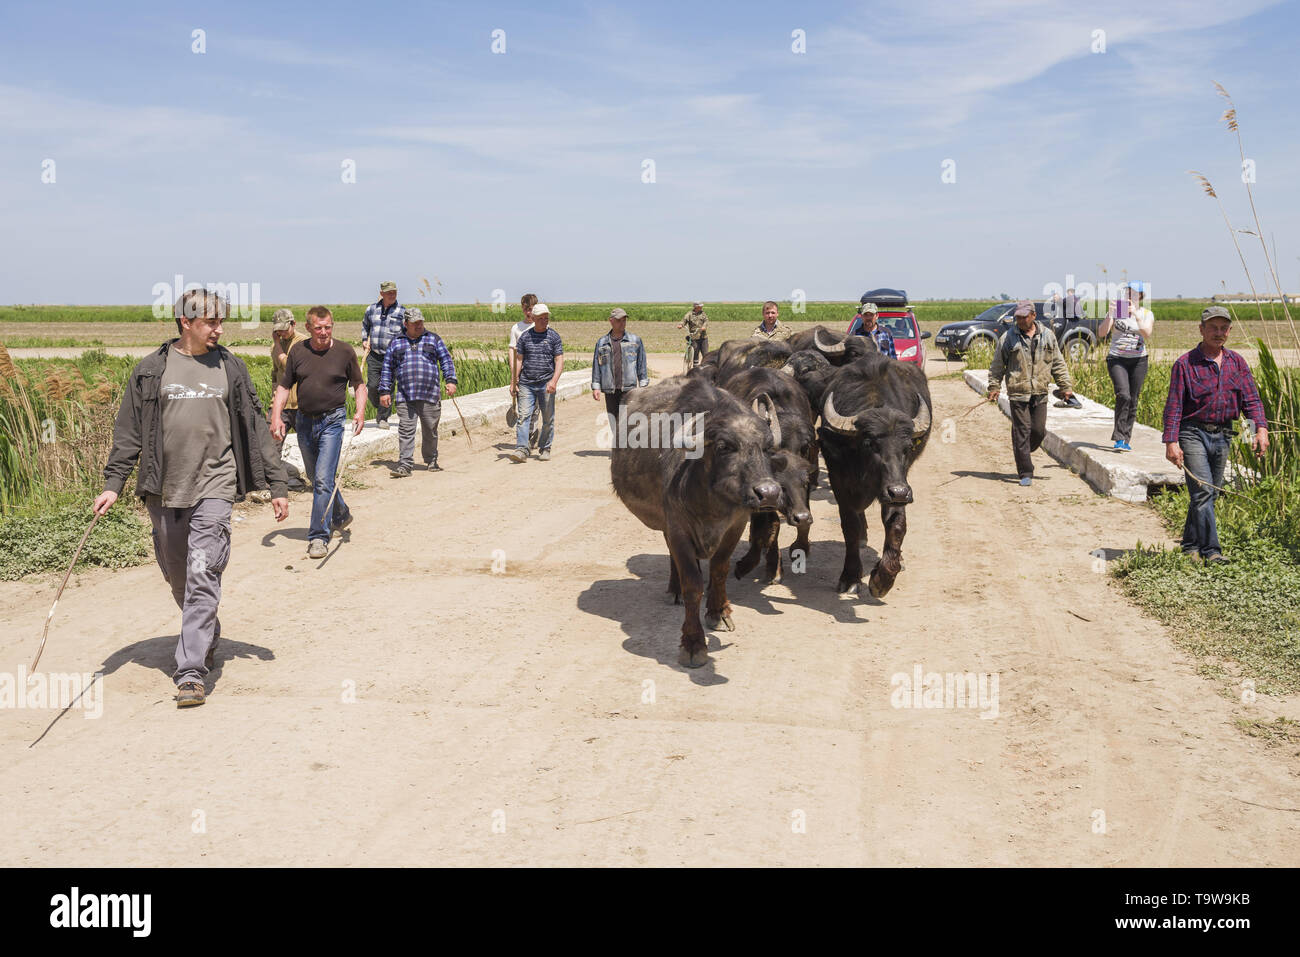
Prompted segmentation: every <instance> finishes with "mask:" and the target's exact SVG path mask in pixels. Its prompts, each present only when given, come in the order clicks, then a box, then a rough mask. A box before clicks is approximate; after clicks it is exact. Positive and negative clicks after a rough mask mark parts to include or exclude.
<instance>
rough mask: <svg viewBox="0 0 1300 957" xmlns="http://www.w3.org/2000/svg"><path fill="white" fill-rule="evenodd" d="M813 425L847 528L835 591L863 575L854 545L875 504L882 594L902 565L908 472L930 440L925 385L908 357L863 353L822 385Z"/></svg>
mask: <svg viewBox="0 0 1300 957" xmlns="http://www.w3.org/2000/svg"><path fill="white" fill-rule="evenodd" d="M821 412H822V426H821V429H819V430H818V437H819V439H820V445H821V452H822V456H823V457H824V458H825V460H826V471H827V472H828V473H829V475H830V480H831V488H832V490H833V491H834V492H835V501H836V503H837V504H838V505H839V509H840V527H841V528H842V529H843V531H844V570H843V571H842V572H841V573H840V578H839V582H838V584H837V586H836V590H837V591H841V592H845V591H848V590H849V589H850V588H853V587H854V586H856V585H857V584H858V583H859V582H860V581H861V580H862V558H861V556H860V555H859V554H858V546H859V544H863V543H865V542H866V538H867V521H866V508H867V506H868V505H870V504H871V503H872V502H875V501H879V502H880V519H881V522H882V523H883V524H884V527H885V545H884V549H883V550H882V551H881V555H880V561H879V562H878V563H877V564H876V567H875V568H874V569H872V572H871V579H870V582H869V586H868V587H869V591H870V593H871V595H872V596H873V597H875V598H881V597H883V596H884V595H885V594H886V593H887V592H888V591H889V589H890V588H892V587H893V585H894V579H895V578H896V577H897V576H898V572H899V570H900V569H901V567H902V557H903V555H902V550H903V537H904V536H905V535H906V534H907V512H906V506H907V505H909V504H911V502H912V488H911V486H910V485H908V483H907V473H908V469H909V468H911V465H912V463H913V462H915V461H916V458H917V456H919V455H920V454H921V452H922V451H923V450H924V449H925V444H926V442H927V441H928V440H929V437H930V422H931V414H932V407H931V402H930V388H929V385H928V384H927V382H926V379H925V373H923V372H922V371H921V370H920V369H918V368H917V367H916V366H914V365H912V364H911V363H908V362H898V361H896V360H894V359H889V358H886V357H885V356H881V355H876V356H868V357H866V358H865V359H859V360H858V361H856V362H852V363H850V364H848V365H846V366H844V367H842V368H840V369H837V370H836V371H835V372H834V373H833V374H832V375H831V376H830V377H829V379H828V380H827V382H826V393H825V399H824V400H823V403H822V410H821Z"/></svg>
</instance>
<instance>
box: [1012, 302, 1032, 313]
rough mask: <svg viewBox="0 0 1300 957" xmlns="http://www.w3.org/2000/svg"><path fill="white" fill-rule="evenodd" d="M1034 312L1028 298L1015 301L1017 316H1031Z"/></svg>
mask: <svg viewBox="0 0 1300 957" xmlns="http://www.w3.org/2000/svg"><path fill="white" fill-rule="evenodd" d="M1033 314H1034V304H1033V303H1032V302H1030V301H1029V300H1028V299H1021V300H1020V301H1019V302H1018V303H1016V315H1017V316H1032V315H1033Z"/></svg>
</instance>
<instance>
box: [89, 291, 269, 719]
mask: <svg viewBox="0 0 1300 957" xmlns="http://www.w3.org/2000/svg"><path fill="white" fill-rule="evenodd" d="M225 315H226V305H225V302H224V301H223V300H222V299H221V297H219V296H216V295H214V294H211V293H208V292H207V291H205V290H202V289H196V290H191V291H187V292H186V293H184V294H183V295H182V296H181V298H180V300H179V301H178V302H177V304H176V327H177V329H178V331H179V332H180V336H179V337H178V338H176V339H173V340H172V341H170V342H168V343H166V344H164V345H163V346H162V348H160V349H159V350H158V351H157V352H155V353H153V354H151V355H150V356H147V357H146V358H145V359H143V360H141V362H140V363H139V364H138V365H137V366H136V367H135V369H134V370H132V373H131V378H130V380H129V382H128V387H127V393H126V395H125V396H124V397H123V399H122V408H121V409H120V410H119V411H118V415H117V420H116V422H115V423H114V427H113V450H112V452H110V453H109V460H108V465H107V466H106V467H105V469H104V479H105V482H104V491H103V492H102V493H101V494H100V495H99V497H98V498H96V499H95V513H96V514H98V515H103V514H105V513H106V512H107V511H108V510H109V509H110V508H112V506H113V503H114V502H116V501H117V497H118V495H119V494H120V493H121V491H122V488H123V486H124V484H125V482H126V478H127V476H128V475H129V474H130V472H131V470H132V469H133V468H135V467H136V465H137V463H138V464H139V469H140V481H139V485H138V493H139V495H140V496H141V498H143V499H144V503H145V507H146V508H148V510H149V519H150V521H151V522H152V524H153V544H154V555H155V557H156V558H157V560H158V567H159V568H160V569H162V573H163V578H165V579H166V581H167V583H168V584H169V585H170V586H171V589H172V597H173V598H174V599H175V601H176V604H177V605H178V606H179V607H180V609H181V635H180V640H179V641H178V642H177V643H176V672H175V674H174V675H173V676H172V677H173V680H174V681H175V682H176V686H177V694H176V704H177V706H178V707H181V708H188V707H192V706H194V705H201V704H203V703H204V701H205V700H206V698H207V689H206V688H205V687H204V679H205V678H206V677H207V674H208V672H209V671H211V670H212V668H213V667H214V665H215V663H216V650H217V642H218V641H220V640H221V621H220V620H219V619H218V618H217V606H218V604H219V603H220V601H221V573H222V572H223V571H224V570H225V567H226V562H227V561H228V560H229V558H230V513H231V509H232V507H233V506H234V501H235V498H236V497H237V496H239V495H240V494H244V493H247V492H249V491H253V490H255V489H258V488H262V487H264V486H266V485H270V487H271V496H272V498H271V506H272V508H273V509H274V511H275V517H276V520H277V521H283V520H284V519H285V517H286V516H287V515H288V514H289V500H288V497H287V494H286V489H285V476H284V467H283V466H282V465H281V464H280V456H279V454H278V452H277V450H276V448H275V442H274V441H273V439H272V438H271V433H270V431H269V430H268V428H267V425H266V418H265V416H264V414H263V412H262V407H261V405H260V403H259V401H258V397H257V391H256V390H255V389H254V387H253V382H252V379H251V378H250V377H249V375H248V368H247V367H246V366H245V365H244V363H243V362H242V361H241V360H240V359H239V358H238V357H236V356H233V355H231V354H230V353H229V352H228V351H227V350H225V349H223V348H221V346H220V345H218V340H219V339H220V338H221V323H222V320H223V319H224V318H225Z"/></svg>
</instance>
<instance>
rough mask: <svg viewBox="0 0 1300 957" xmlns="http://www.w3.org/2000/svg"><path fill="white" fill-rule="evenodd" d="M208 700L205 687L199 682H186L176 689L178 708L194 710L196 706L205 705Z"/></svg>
mask: <svg viewBox="0 0 1300 957" xmlns="http://www.w3.org/2000/svg"><path fill="white" fill-rule="evenodd" d="M206 700H207V694H206V692H205V691H204V690H203V685H201V684H199V683H198V682H197V681H186V682H184V683H183V684H182V685H181V686H180V687H179V688H177V689H176V707H178V708H193V707H194V706H195V705H200V704H203V702H204V701H206Z"/></svg>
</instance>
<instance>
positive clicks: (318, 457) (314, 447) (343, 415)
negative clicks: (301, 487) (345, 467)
mask: <svg viewBox="0 0 1300 957" xmlns="http://www.w3.org/2000/svg"><path fill="white" fill-rule="evenodd" d="M346 420H347V410H346V409H344V408H338V409H335V410H334V411H333V412H326V413H325V414H324V415H307V414H306V413H305V412H299V413H298V418H297V421H296V422H295V423H294V428H295V429H296V430H297V432H298V449H299V451H301V452H302V466H303V471H305V472H306V473H307V481H308V482H310V483H311V487H312V497H311V528H310V529H309V530H308V532H307V540H308V541H309V542H314V541H316V540H317V539H319V540H320V541H323V542H328V541H329V540H330V532H331V530H332V529H333V527H334V525H336V524H338V523H339V522H341V521H343V520H344V519H345V518H347V517H348V515H349V514H350V513H349V511H348V507H347V505H345V504H344V502H343V493H342V492H340V493H339V494H338V495H335V496H334V508H333V510H332V511H331V513H330V514H329V515H326V514H325V506H326V505H327V504H328V503H329V500H330V495H331V494H332V493H333V491H334V473H335V472H336V471H337V470H338V467H339V453H340V452H341V451H342V450H343V423H344V422H345V421H346Z"/></svg>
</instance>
